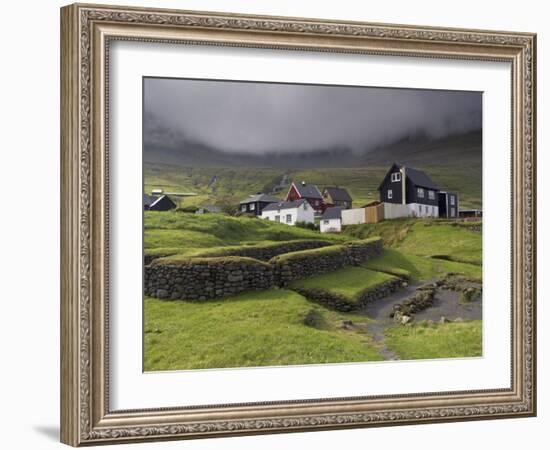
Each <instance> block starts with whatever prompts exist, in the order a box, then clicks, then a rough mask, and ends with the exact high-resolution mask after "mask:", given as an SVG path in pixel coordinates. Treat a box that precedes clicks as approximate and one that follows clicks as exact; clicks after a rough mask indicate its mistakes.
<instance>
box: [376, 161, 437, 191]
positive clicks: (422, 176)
mask: <svg viewBox="0 0 550 450" xmlns="http://www.w3.org/2000/svg"><path fill="white" fill-rule="evenodd" d="M394 166H396V167H397V168H399V169H403V168H404V169H405V176H406V177H407V178H409V179H410V180H411V181H412V182H413V184H414V185H415V186H420V187H424V188H428V189H434V190H436V191H438V190H439V188H438V187H437V186H436V185H435V183H434V182H433V181H432V179H431V178H430V177H429V176H428V175H426V173H424V172H422V171H421V170H418V169H415V168H413V167H407V166H403V165H401V164H397V163H394V164H392V166H391V167H390V170H388V173H387V174H386V177H387V176H388V174H389V173H390V172H391V170H392V169H393V167H394ZM386 177H384V180H385V179H386ZM384 180H382V183H380V186H379V187H378V189H380V188H381V186H382V184H383V183H384Z"/></svg>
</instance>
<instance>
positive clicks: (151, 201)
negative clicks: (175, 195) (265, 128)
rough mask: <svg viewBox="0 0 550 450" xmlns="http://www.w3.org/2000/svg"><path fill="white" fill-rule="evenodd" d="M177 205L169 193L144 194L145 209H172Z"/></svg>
mask: <svg viewBox="0 0 550 450" xmlns="http://www.w3.org/2000/svg"><path fill="white" fill-rule="evenodd" d="M176 207H177V205H176V204H175V203H174V202H173V201H172V199H171V198H170V197H168V196H167V195H161V196H158V197H157V196H154V195H147V194H143V209H145V210H147V211H170V210H171V209H175V208H176Z"/></svg>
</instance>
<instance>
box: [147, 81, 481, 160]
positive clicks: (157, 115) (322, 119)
mask: <svg viewBox="0 0 550 450" xmlns="http://www.w3.org/2000/svg"><path fill="white" fill-rule="evenodd" d="M481 104H482V96H481V93H479V92H461V91H454V92H453V91H433V90H414V89H390V88H368V87H342V86H319V85H315V86H309V85H292V84H278V83H253V82H226V81H205V80H185V79H177V80H175V79H161V78H146V79H145V85H144V109H145V111H144V112H145V114H144V117H145V124H144V125H145V126H144V130H145V136H144V138H145V142H146V143H149V144H161V145H174V144H175V145H177V144H178V142H182V141H183V138H182V137H185V139H187V140H192V141H196V142H200V143H204V144H207V145H209V146H211V147H214V148H215V149H217V150H221V151H224V152H242V153H264V152H272V151H276V152H289V151H309V150H319V149H326V148H330V147H334V146H338V147H347V148H350V149H352V150H354V151H358V152H360V151H365V150H369V149H372V148H374V147H376V146H378V145H382V144H384V143H392V142H395V141H396V140H398V139H401V138H404V137H407V136H411V135H415V134H418V133H426V134H427V135H428V136H430V137H433V138H439V137H444V136H446V135H449V134H455V133H460V132H465V131H470V130H477V129H481V108H482V106H481Z"/></svg>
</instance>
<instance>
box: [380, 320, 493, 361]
mask: <svg viewBox="0 0 550 450" xmlns="http://www.w3.org/2000/svg"><path fill="white" fill-rule="evenodd" d="M481 331H482V330H481V320H472V321H467V322H451V323H444V324H427V323H422V324H416V325H412V326H407V327H390V328H387V329H386V345H387V346H388V348H389V349H391V350H393V351H394V352H396V353H397V354H398V355H399V356H400V357H401V359H434V358H462V357H473V356H481V355H482V336H481Z"/></svg>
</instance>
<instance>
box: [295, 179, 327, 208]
mask: <svg viewBox="0 0 550 450" xmlns="http://www.w3.org/2000/svg"><path fill="white" fill-rule="evenodd" d="M302 198H303V199H306V200H307V202H308V203H309V204H310V205H311V207H312V208H313V209H314V210H315V212H316V213H322V212H323V211H324V210H325V208H326V205H325V202H324V201H323V196H322V195H321V192H320V191H319V189H318V188H317V186H315V185H314V184H307V183H306V182H305V181H302V182H301V183H294V182H293V183H292V184H291V185H290V189H289V190H288V194H286V201H287V202H293V201H295V200H300V199H302Z"/></svg>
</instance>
